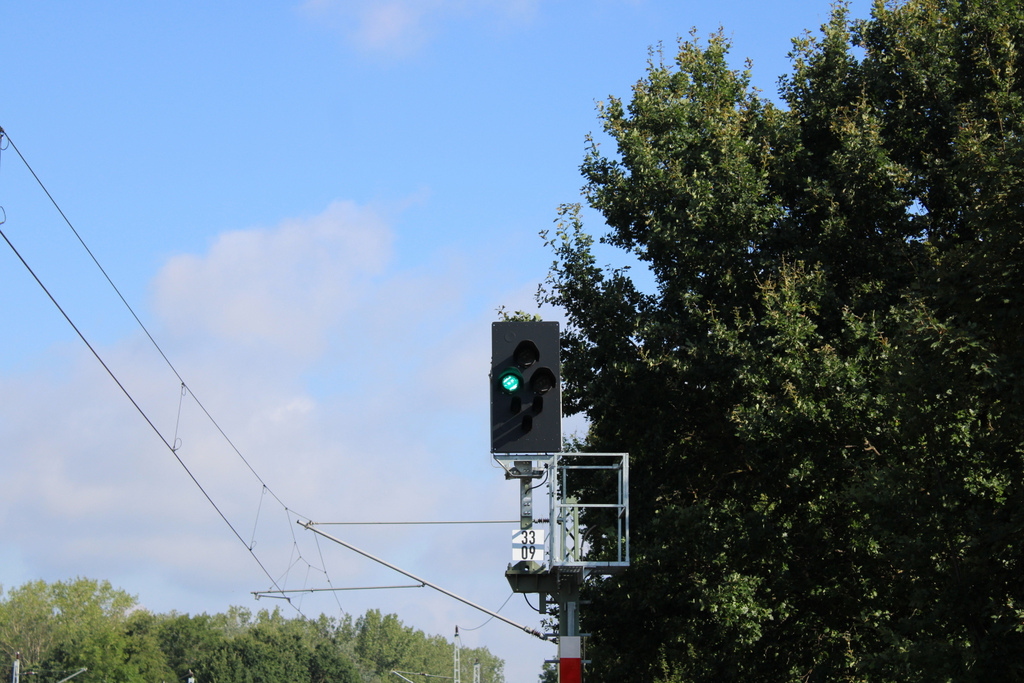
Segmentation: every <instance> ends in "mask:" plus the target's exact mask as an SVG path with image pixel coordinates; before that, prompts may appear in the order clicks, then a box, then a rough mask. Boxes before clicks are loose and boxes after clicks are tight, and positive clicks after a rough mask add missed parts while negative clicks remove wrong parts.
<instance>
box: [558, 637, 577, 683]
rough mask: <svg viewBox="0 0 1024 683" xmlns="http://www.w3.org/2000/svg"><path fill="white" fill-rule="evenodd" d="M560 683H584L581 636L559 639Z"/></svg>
mask: <svg viewBox="0 0 1024 683" xmlns="http://www.w3.org/2000/svg"><path fill="white" fill-rule="evenodd" d="M558 683H583V660H582V659H581V658H580V637H579V636H559V638H558Z"/></svg>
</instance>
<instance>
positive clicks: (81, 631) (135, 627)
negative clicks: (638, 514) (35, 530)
mask: <svg viewBox="0 0 1024 683" xmlns="http://www.w3.org/2000/svg"><path fill="white" fill-rule="evenodd" d="M452 647H453V645H452V643H450V642H448V641H447V640H445V639H444V638H442V637H440V636H428V635H426V634H424V633H423V632H422V631H418V630H415V629H412V628H410V627H408V626H405V625H403V624H402V622H401V621H400V620H399V619H398V617H397V616H396V615H394V614H389V615H383V616H382V615H381V613H380V612H379V611H378V610H370V611H369V612H367V613H366V614H365V615H364V616H362V617H360V618H359V619H357V620H355V621H354V622H353V620H352V618H351V617H349V616H348V615H345V616H344V617H343V618H342V619H341V620H336V619H332V618H328V617H326V616H323V615H321V616H320V617H319V618H318V619H315V620H313V619H287V618H285V617H284V616H283V615H282V614H281V612H280V611H278V610H274V611H268V610H261V611H259V612H258V613H256V614H253V613H252V612H251V611H249V610H248V609H245V608H242V607H232V608H230V609H228V611H227V612H225V613H221V614H215V615H208V614H200V615H195V616H190V615H188V614H178V613H173V612H172V613H171V614H164V615H158V614H153V613H151V612H149V611H147V610H145V609H142V608H141V607H140V606H139V605H138V602H137V600H136V599H135V598H134V597H133V596H130V595H128V594H127V593H125V592H124V591H121V590H118V589H115V588H113V587H112V586H111V585H110V584H109V583H108V582H97V581H94V580H91V579H76V580H74V581H67V582H57V583H54V584H47V583H45V582H43V581H35V582H31V583H27V584H25V585H23V586H21V587H19V588H15V589H13V590H10V591H8V592H7V594H6V595H3V593H2V591H0V653H2V655H3V657H4V659H5V665H4V667H2V668H0V671H7V670H8V669H7V666H6V663H7V662H10V661H11V660H13V658H14V654H15V653H16V652H20V653H21V658H22V676H26V677H28V676H32V679H33V680H36V681H39V682H40V683H45V681H57V680H60V679H62V678H64V677H65V676H67V675H68V674H71V673H73V672H74V671H76V670H77V669H79V668H82V667H85V668H87V669H88V671H87V672H86V673H84V674H81V675H79V676H76V678H75V680H76V681H79V680H80V681H84V682H85V683H88V681H108V682H115V683H116V682H123V683H165V682H169V681H175V680H178V681H184V680H186V679H187V678H188V677H189V673H190V672H191V674H192V675H194V677H195V679H196V681H197V682H198V683H279V682H280V681H308V682H309V683H375V682H377V681H385V680H391V679H392V678H393V676H391V671H392V670H393V669H401V670H405V671H411V672H416V673H423V674H429V675H431V676H442V677H443V676H448V677H451V674H452V663H453V652H452ZM461 661H462V669H463V670H462V672H461V675H462V677H463V678H464V679H466V680H470V679H471V677H472V666H473V663H474V662H477V661H479V662H480V663H481V670H482V673H483V680H484V681H488V682H491V681H493V682H494V683H501V682H502V681H504V674H503V669H504V663H503V662H502V660H500V659H498V658H497V657H495V656H494V655H492V654H491V653H490V652H489V651H488V650H487V649H486V648H476V649H465V650H463V652H462V659H461ZM33 674H34V675H33Z"/></svg>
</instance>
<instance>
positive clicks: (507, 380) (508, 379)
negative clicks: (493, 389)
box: [498, 368, 523, 394]
mask: <svg viewBox="0 0 1024 683" xmlns="http://www.w3.org/2000/svg"><path fill="white" fill-rule="evenodd" d="M498 382H499V384H501V388H502V389H503V390H504V391H506V392H507V393H509V394H514V393H516V392H517V391H519V388H520V387H521V386H523V373H521V372H519V371H518V370H516V369H515V368H508V369H507V370H505V371H504V372H503V373H501V376H500V377H498Z"/></svg>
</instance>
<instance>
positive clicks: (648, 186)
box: [541, 0, 1024, 681]
mask: <svg viewBox="0 0 1024 683" xmlns="http://www.w3.org/2000/svg"><path fill="white" fill-rule="evenodd" d="M1022 50H1024V5H1021V3H1020V2H1018V1H1017V0H906V1H905V2H881V1H880V2H878V3H876V4H875V6H874V10H873V11H872V14H871V17H870V18H868V19H865V20H852V19H851V18H850V17H849V16H848V13H847V10H846V9H845V8H844V7H843V6H837V7H836V8H835V9H834V10H833V12H832V15H831V18H830V20H829V21H828V23H827V24H826V25H825V26H823V27H822V28H821V31H820V32H819V33H814V34H812V33H808V34H807V35H805V36H803V37H800V38H798V39H796V40H794V48H793V52H792V53H791V63H792V71H791V73H790V74H788V75H787V76H785V77H783V78H782V79H781V81H780V90H779V103H778V104H775V103H773V102H772V101H771V100H769V99H767V98H765V97H763V95H762V94H761V93H760V92H758V91H757V90H755V89H754V88H752V87H751V85H750V73H749V71H741V70H737V69H735V68H732V67H731V66H730V64H729V61H728V57H729V54H728V53H729V42H728V40H727V39H726V38H725V37H724V36H723V35H722V34H721V33H719V34H716V35H712V36H710V37H709V38H707V39H703V40H702V39H699V38H696V37H691V39H689V40H684V41H681V42H680V45H679V49H678V52H677V53H676V54H675V56H674V58H673V59H671V60H668V59H666V58H665V57H664V56H663V55H662V54H660V53H658V52H656V51H655V52H652V57H651V60H650V62H649V64H648V68H647V72H646V74H645V75H644V77H643V78H642V79H641V80H640V81H639V82H638V83H637V84H636V85H635V86H634V88H633V91H632V94H631V98H630V99H629V100H628V102H627V101H624V100H622V99H619V98H614V97H612V98H610V99H609V100H608V101H607V102H605V103H603V105H602V106H601V108H600V110H599V115H600V119H601V121H602V123H603V129H604V133H605V134H606V135H605V138H607V139H610V141H611V142H612V143H613V146H614V149H613V150H606V149H605V147H604V146H603V145H602V144H601V141H600V140H599V139H598V138H595V139H594V140H593V141H592V143H591V146H590V149H589V152H588V154H587V155H586V157H585V159H584V162H583V165H582V173H583V176H584V178H585V180H586V185H585V188H584V196H585V199H586V202H587V204H588V205H589V207H590V208H591V209H593V210H595V211H596V212H597V213H599V214H600V216H601V218H603V221H604V223H605V224H606V226H607V229H606V232H605V233H604V234H603V235H601V236H600V237H599V238H597V239H599V240H600V241H601V242H603V243H605V244H606V245H609V246H610V247H612V248H615V249H618V250H622V251H623V252H626V253H628V254H629V255H630V256H631V257H632V258H634V259H636V260H637V261H638V265H637V266H634V267H633V268H632V269H629V268H625V267H619V268H613V267H604V266H601V265H599V263H598V258H597V256H596V253H595V252H596V249H595V244H596V240H595V238H594V237H592V236H591V235H590V234H588V233H587V232H586V231H585V230H584V225H583V222H584V216H585V215H586V214H585V213H584V212H583V210H582V208H581V207H580V206H578V205H566V206H564V207H563V208H562V210H561V212H560V216H559V220H558V222H557V226H556V229H555V230H554V231H553V232H551V233H550V234H548V235H547V239H548V242H549V244H550V245H551V247H552V248H553V250H554V252H555V256H556V260H555V263H554V265H553V268H552V271H551V275H550V278H549V281H548V283H547V284H546V287H545V290H544V291H543V292H542V295H541V297H542V299H543V300H544V301H546V302H547V303H552V304H555V305H557V306H560V307H562V308H563V309H564V311H565V313H566V316H567V319H568V322H569V325H568V330H566V332H565V333H564V334H563V379H564V381H565V385H566V386H565V391H564V397H565V408H566V410H567V412H570V413H574V412H581V413H584V414H585V415H586V416H587V417H588V419H589V425H590V431H589V434H588V435H587V437H586V439H585V442H584V444H583V447H584V448H586V449H589V450H592V451H595V452H629V453H630V454H631V463H630V469H631V481H630V485H631V492H630V503H631V508H632V509H631V519H632V522H633V528H632V536H631V544H632V545H631V547H632V552H633V565H632V566H631V567H630V568H629V570H628V571H626V572H625V573H624V574H623V575H621V576H619V577H616V578H615V579H610V580H607V581H603V582H596V583H594V584H592V585H590V586H589V587H588V589H587V591H586V592H587V594H586V596H585V597H586V599H587V600H589V601H591V602H590V604H589V605H587V606H586V608H585V609H583V610H582V618H583V631H584V632H587V633H591V634H593V635H592V637H591V639H590V642H589V645H588V648H587V657H588V658H590V659H592V660H593V664H592V666H591V667H590V669H588V672H589V673H588V675H589V676H590V680H606V681H622V680H629V681H720V680H735V679H740V680H770V681H796V680H800V681H808V680H822V681H826V680H827V681H833V680H850V681H854V680H856V681H860V680H871V681H914V680H920V681H954V680H955V681H960V680H979V679H983V678H988V679H992V680H1019V679H1021V678H1024V566H1022V564H1024V563H1022V556H1021V545H1020V539H1021V538H1022V535H1021V534H1022V531H1024V430H1022V426H1024V404H1022V398H1024V383H1022V380H1024V334H1022V333H1024V324H1022V322H1024V319H1022V309H1024V305H1022V304H1024V302H1022V297H1024V295H1022V285H1024V273H1022V263H1024V258H1022V257H1024V101H1022V94H1024V88H1022V78H1024V57H1022V52H1021V51H1022ZM592 552H594V553H595V554H598V555H599V554H600V553H601V552H602V548H601V539H600V537H597V536H595V538H594V545H593V550H592Z"/></svg>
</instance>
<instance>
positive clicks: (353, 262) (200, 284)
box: [155, 202, 392, 356]
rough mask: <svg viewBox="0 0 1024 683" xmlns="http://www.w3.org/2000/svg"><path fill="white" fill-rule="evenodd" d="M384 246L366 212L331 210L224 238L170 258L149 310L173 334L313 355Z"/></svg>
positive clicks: (378, 267) (379, 224) (380, 264)
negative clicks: (200, 335)
mask: <svg viewBox="0 0 1024 683" xmlns="http://www.w3.org/2000/svg"><path fill="white" fill-rule="evenodd" d="M391 243H392V235H391V231H390V229H389V228H388V227H387V225H386V224H385V222H384V220H383V219H382V218H381V217H380V216H379V215H377V214H376V213H375V212H374V211H372V210H370V209H367V208H363V207H359V206H357V205H355V204H354V203H352V202H335V203H333V204H331V205H330V206H329V207H328V208H327V209H326V210H325V211H324V212H323V213H321V214H320V215H318V216H314V217H312V218H306V219H292V220H288V221H285V222H283V223H281V224H280V225H278V226H277V227H275V228H271V229H256V230H239V231H235V232H229V233H225V234H223V235H221V236H220V237H219V238H218V239H217V241H216V242H215V243H214V245H213V246H212V247H211V248H210V250H209V252H208V253H207V254H205V255H202V256H198V255H194V254H184V255H180V256H175V257H174V258H172V259H170V261H168V263H167V264H166V265H165V266H164V267H163V268H162V269H161V271H160V273H159V274H158V275H157V277H156V284H155V289H156V296H155V301H156V308H157V310H158V312H159V314H160V316H161V317H162V318H163V320H164V321H165V322H166V324H167V325H168V327H169V328H170V329H173V330H176V331H178V332H179V333H181V332H182V331H185V330H188V331H189V333H191V334H195V333H196V332H197V330H196V329H195V328H199V331H201V332H208V333H210V334H212V335H214V336H215V337H216V338H218V339H219V340H222V341H228V342H230V343H232V344H238V345H242V346H248V345H250V344H253V343H266V344H269V345H271V346H273V347H275V348H277V349H278V350H281V351H285V352H288V353H293V354H299V355H304V356H309V355H315V354H317V353H319V352H321V351H322V350H323V349H324V347H325V345H326V334H327V332H328V331H329V330H330V329H331V327H332V326H334V325H335V324H336V323H337V322H338V320H339V317H340V316H341V315H343V314H344V313H345V312H346V311H349V310H351V308H352V307H353V306H354V305H356V303H357V302H358V300H359V297H360V296H361V290H362V289H363V288H364V287H365V286H366V285H367V283H368V282H369V281H370V280H372V278H373V277H374V276H376V275H378V274H380V272H381V271H382V269H383V268H384V266H385V264H386V263H387V261H388V259H389V257H390V255H391Z"/></svg>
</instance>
